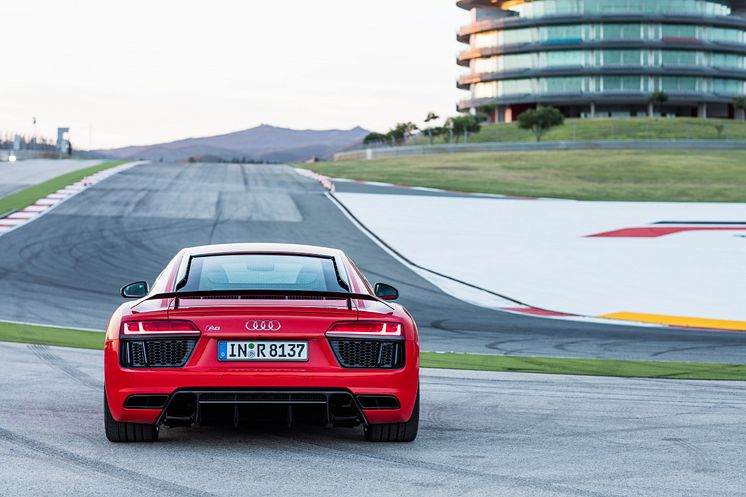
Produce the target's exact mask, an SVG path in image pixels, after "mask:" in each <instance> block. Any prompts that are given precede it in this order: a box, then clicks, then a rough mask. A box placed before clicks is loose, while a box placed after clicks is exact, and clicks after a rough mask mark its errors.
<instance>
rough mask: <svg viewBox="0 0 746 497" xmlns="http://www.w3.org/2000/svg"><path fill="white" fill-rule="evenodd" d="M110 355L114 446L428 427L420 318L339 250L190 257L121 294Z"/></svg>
mask: <svg viewBox="0 0 746 497" xmlns="http://www.w3.org/2000/svg"><path fill="white" fill-rule="evenodd" d="M121 294H122V296H123V297H127V298H136V299H137V300H136V301H135V302H133V303H125V304H123V305H121V306H120V307H119V308H118V309H117V310H116V312H114V315H113V316H112V318H111V321H110V322H109V326H108V328H107V331H106V348H105V351H104V367H105V391H104V412H105V429H106V436H107V438H108V439H109V440H111V441H112V442H152V441H155V440H157V439H158V429H159V426H160V425H161V424H165V425H166V426H192V425H206V424H225V423H229V424H230V423H232V424H234V425H236V426H238V425H239V424H256V423H265V422H274V423H278V422H279V423H284V424H286V425H288V426H290V425H292V424H300V423H309V422H313V423H319V424H323V425H326V426H348V427H354V426H358V425H360V424H362V425H363V429H364V433H365V438H366V439H367V440H370V441H376V442H410V441H412V440H414V439H415V437H416V436H417V429H418V424H419V341H418V335H417V326H416V325H415V322H414V320H413V319H412V316H411V315H410V314H409V313H408V312H407V311H406V309H404V307H402V306H401V305H398V304H394V303H392V302H391V301H393V300H396V299H397V298H398V295H399V293H398V291H397V290H396V289H395V288H393V287H392V286H390V285H386V284H383V283H378V284H376V286H375V288H372V287H371V285H370V284H369V283H368V281H367V280H366V279H365V277H364V276H363V275H362V273H361V272H360V270H359V269H358V268H357V267H356V266H355V264H354V263H353V262H352V261H351V260H350V259H349V258H348V257H347V256H346V255H345V254H344V253H343V252H341V251H340V250H334V249H329V248H322V247H312V246H305V245H287V244H248V243H247V244H227V245H209V246H204V247H194V248H187V249H184V250H182V251H181V252H179V253H178V254H177V255H176V257H174V258H173V260H171V262H170V263H169V264H168V265H167V266H166V268H165V269H164V270H163V272H162V273H161V274H160V276H158V278H157V279H156V280H155V283H154V284H153V287H152V288H149V286H148V284H147V283H146V282H144V281H140V282H136V283H131V284H129V285H127V286H125V287H123V288H122V291H121Z"/></svg>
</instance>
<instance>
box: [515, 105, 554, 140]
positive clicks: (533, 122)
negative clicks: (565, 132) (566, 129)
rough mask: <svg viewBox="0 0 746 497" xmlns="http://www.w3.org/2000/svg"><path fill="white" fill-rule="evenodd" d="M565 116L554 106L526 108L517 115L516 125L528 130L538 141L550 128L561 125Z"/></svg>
mask: <svg viewBox="0 0 746 497" xmlns="http://www.w3.org/2000/svg"><path fill="white" fill-rule="evenodd" d="M564 123H565V116H563V115H562V113H561V112H560V111H559V110H558V109H555V108H554V107H542V108H540V109H531V110H527V111H526V112H524V113H523V114H521V115H520V116H518V127H519V128H521V129H527V130H530V131H531V132H532V133H533V134H534V136H535V137H536V141H537V142H540V141H541V137H542V136H544V135H545V134H546V132H547V131H549V130H550V129H552V128H555V127H557V126H562V125H563V124H564Z"/></svg>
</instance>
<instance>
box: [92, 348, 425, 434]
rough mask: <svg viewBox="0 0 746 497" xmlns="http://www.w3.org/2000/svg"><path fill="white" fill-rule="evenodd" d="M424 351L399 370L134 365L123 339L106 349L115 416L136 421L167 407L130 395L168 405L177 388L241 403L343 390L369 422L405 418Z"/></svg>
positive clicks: (153, 417) (411, 352) (156, 418)
mask: <svg viewBox="0 0 746 497" xmlns="http://www.w3.org/2000/svg"><path fill="white" fill-rule="evenodd" d="M418 356H419V352H418V351H417V350H416V347H409V349H408V350H407V361H406V365H405V367H404V368H402V369H396V370H369V369H365V370H362V369H345V368H341V367H332V366H318V365H312V364H293V365H288V364H280V363H277V364H273V365H268V364H262V365H260V366H248V365H246V364H230V365H228V364H210V365H206V364H199V363H197V364H192V362H191V361H190V364H187V366H186V367H183V368H158V369H128V368H123V367H122V366H121V365H120V361H119V341H118V340H113V341H110V342H107V344H106V349H105V351H104V365H105V385H106V396H107V400H108V404H109V409H110V411H111V413H112V416H113V417H114V419H116V420H117V421H122V422H132V423H148V424H154V423H159V422H163V421H164V417H165V412H166V409H167V407H166V408H128V407H125V402H126V401H127V399H128V398H130V397H131V396H133V395H165V396H168V397H167V401H166V402H167V403H166V406H167V405H168V403H170V402H171V401H172V399H173V398H174V396H175V394H177V393H190V394H191V393H197V394H199V395H200V396H201V392H209V393H211V394H214V393H221V394H224V395H239V397H236V398H235V399H234V400H233V402H234V403H239V404H246V403H251V402H250V400H251V399H250V396H249V395H247V394H259V393H263V394H267V393H281V394H289V393H299V394H309V393H326V394H329V393H335V394H339V393H342V394H346V395H349V396H350V398H351V399H352V400H353V401H354V402H355V404H356V406H357V407H358V409H359V410H360V413H361V416H362V421H363V422H364V423H370V424H377V423H393V422H404V421H407V420H409V418H410V417H411V415H412V410H413V409H414V403H415V400H416V396H417V390H418V387H419V361H418ZM240 395H243V397H241V396H240ZM361 395H362V396H387V397H395V398H396V400H397V402H398V405H399V407H398V408H394V409H390V408H380V407H376V408H370V407H367V408H366V407H365V405H367V406H371V405H374V404H371V403H369V402H366V400H368V401H370V400H371V399H366V398H363V402H362V404H361V402H360V401H359V397H358V396H361ZM205 398H207V397H205ZM214 398H215V397H213V399H214ZM226 399H227V398H226ZM257 400H261V399H259V398H257ZM266 400H267V399H265V401H266ZM300 400H301V399H300V397H298V398H296V399H292V398H289V397H288V400H287V401H282V400H281V399H279V397H278V402H279V401H282V402H287V403H289V404H292V403H294V402H296V401H300ZM257 403H259V402H257ZM262 403H271V402H262Z"/></svg>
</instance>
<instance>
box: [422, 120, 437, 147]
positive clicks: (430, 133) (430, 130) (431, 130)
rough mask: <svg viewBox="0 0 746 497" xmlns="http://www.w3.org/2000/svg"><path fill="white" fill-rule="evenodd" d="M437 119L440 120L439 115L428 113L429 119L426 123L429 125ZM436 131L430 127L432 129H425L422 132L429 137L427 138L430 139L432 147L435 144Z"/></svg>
mask: <svg viewBox="0 0 746 497" xmlns="http://www.w3.org/2000/svg"><path fill="white" fill-rule="evenodd" d="M436 119H440V116H439V115H438V114H436V113H435V112H428V113H427V117H426V118H425V122H426V123H429V122H432V121H435V120H436ZM435 129H436V128H434V127H432V126H430V127H427V128H425V129H423V130H422V132H423V133H425V134H426V135H427V138H428V141H429V142H430V145H432V144H433V137H434V136H435V135H434V134H433V131H434V130H435Z"/></svg>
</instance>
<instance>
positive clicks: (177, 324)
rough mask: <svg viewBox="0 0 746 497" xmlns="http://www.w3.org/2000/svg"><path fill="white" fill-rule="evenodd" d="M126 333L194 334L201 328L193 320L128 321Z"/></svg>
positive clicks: (124, 331) (124, 325)
mask: <svg viewBox="0 0 746 497" xmlns="http://www.w3.org/2000/svg"><path fill="white" fill-rule="evenodd" d="M122 333H123V334H124V335H194V334H198V333H199V329H198V328H197V327H196V326H195V325H194V323H192V322H191V321H170V320H160V321H126V322H124V323H123V324H122Z"/></svg>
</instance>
